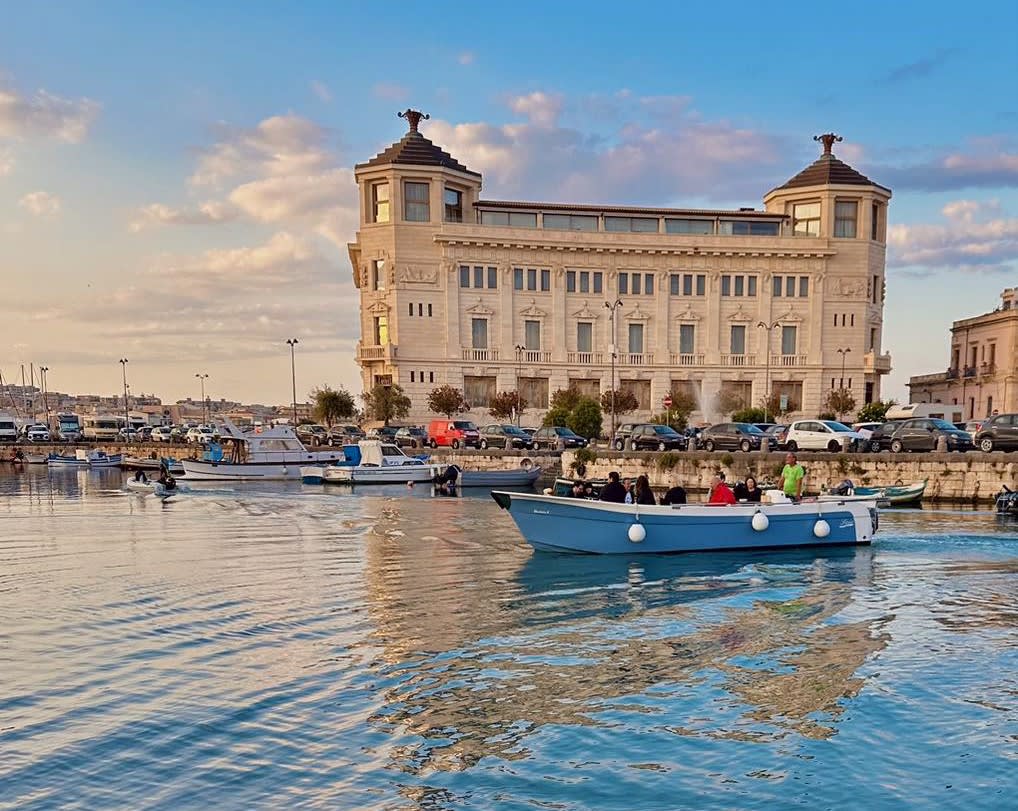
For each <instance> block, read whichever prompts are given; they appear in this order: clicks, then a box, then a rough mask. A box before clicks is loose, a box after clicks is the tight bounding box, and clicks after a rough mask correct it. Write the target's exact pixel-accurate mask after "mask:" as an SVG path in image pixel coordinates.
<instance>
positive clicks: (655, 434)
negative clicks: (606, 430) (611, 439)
mask: <svg viewBox="0 0 1018 811" xmlns="http://www.w3.org/2000/svg"><path fill="white" fill-rule="evenodd" d="M628 433H629V439H628V440H627V442H626V445H625V447H628V448H629V450H631V451H667V450H672V451H684V450H685V449H686V447H687V446H688V445H689V440H688V439H687V438H686V437H684V436H683V435H682V434H680V433H679V432H678V431H676V430H675V429H674V428H672V427H671V426H670V425H657V424H655V423H650V422H644V423H635V424H633V425H632V427H631V428H629V431H628ZM618 436H619V435H618V434H617V435H616V437H618ZM614 445H615V447H616V448H618V441H616V442H615V443H614Z"/></svg>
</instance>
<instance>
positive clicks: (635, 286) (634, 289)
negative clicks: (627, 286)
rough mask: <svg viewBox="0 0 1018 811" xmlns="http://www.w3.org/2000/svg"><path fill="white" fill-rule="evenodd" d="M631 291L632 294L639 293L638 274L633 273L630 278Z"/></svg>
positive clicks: (636, 294)
mask: <svg viewBox="0 0 1018 811" xmlns="http://www.w3.org/2000/svg"><path fill="white" fill-rule="evenodd" d="M632 282H633V284H632V292H633V295H634V296H638V295H640V274H639V273H634V274H633V278H632Z"/></svg>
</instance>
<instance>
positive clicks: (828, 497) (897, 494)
mask: <svg viewBox="0 0 1018 811" xmlns="http://www.w3.org/2000/svg"><path fill="white" fill-rule="evenodd" d="M924 492H926V480H925V479H923V480H922V481H921V482H914V483H912V484H894V485H888V486H887V487H856V486H854V485H853V484H852V482H851V480H849V479H846V480H845V481H843V482H842V483H841V484H839V485H838V486H837V487H835V488H834V489H833V490H831V491H830V492H827V493H821V494H820V496H819V498H820V500H821V501H846V500H854V501H873V500H876V501H877V503H878V504H879V506H881V507H904V506H907V505H911V504H918V503H919V502H921V501H922V500H923V493H924Z"/></svg>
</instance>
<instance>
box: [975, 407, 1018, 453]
mask: <svg viewBox="0 0 1018 811" xmlns="http://www.w3.org/2000/svg"><path fill="white" fill-rule="evenodd" d="M975 444H976V447H977V448H979V450H981V451H983V452H984V453H989V452H990V451H1013V450H1015V449H1016V448H1018V414H998V415H997V416H996V417H990V418H989V419H986V420H983V422H982V424H981V425H980V426H979V428H978V429H977V430H976V436H975Z"/></svg>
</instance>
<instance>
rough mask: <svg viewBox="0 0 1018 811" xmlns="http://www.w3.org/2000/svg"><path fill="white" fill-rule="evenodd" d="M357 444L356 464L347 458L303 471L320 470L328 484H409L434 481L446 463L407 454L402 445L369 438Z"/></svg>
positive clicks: (315, 472) (312, 473) (310, 472)
mask: <svg viewBox="0 0 1018 811" xmlns="http://www.w3.org/2000/svg"><path fill="white" fill-rule="evenodd" d="M357 447H358V448H359V449H360V459H359V460H358V462H357V463H356V464H350V462H349V461H348V460H346V457H344V462H345V463H344V464H338V465H326V466H324V467H323V468H322V469H321V471H317V470H316V471H308V470H306V469H304V470H302V471H301V473H302V475H303V474H304V473H305V472H307V473H309V474H310V475H311V476H314V475H315V474H317V473H320V474H321V480H322V481H323V482H324V483H325V484H407V483H408V482H430V481H431V480H432V479H434V478H435V476H437V475H438V474H439V473H441V472H442V470H443V466H442V465H436V464H432V463H430V462H427V461H425V460H424V459H421V458H419V457H416V456H407V455H406V454H405V453H404V452H403V449H402V448H400V447H399V446H398V445H393V444H392V443H389V442H379V441H378V440H377V439H365V440H363V441H361V442H360V444H359V445H358V446H357ZM306 480H307V479H305V481H306Z"/></svg>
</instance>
